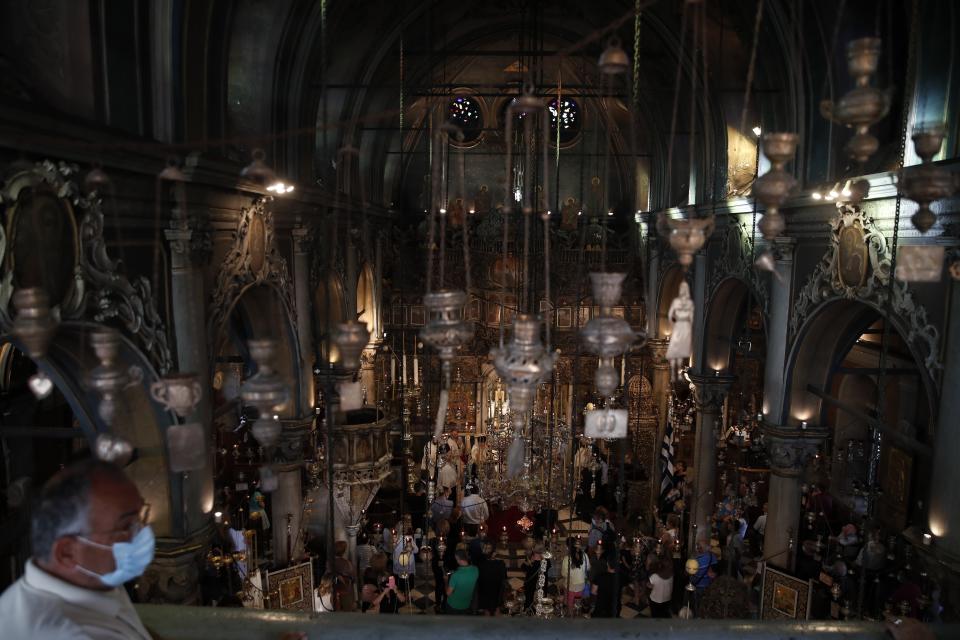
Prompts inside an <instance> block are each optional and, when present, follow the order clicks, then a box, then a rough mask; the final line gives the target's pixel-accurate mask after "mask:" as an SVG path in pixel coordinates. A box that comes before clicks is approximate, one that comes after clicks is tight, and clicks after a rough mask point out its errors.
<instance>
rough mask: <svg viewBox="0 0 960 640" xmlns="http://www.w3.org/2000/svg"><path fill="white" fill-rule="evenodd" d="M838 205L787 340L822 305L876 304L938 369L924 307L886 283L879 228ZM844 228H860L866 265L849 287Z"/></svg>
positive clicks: (886, 251) (856, 210) (899, 285)
mask: <svg viewBox="0 0 960 640" xmlns="http://www.w3.org/2000/svg"><path fill="white" fill-rule="evenodd" d="M837 208H838V213H839V215H838V216H837V218H836V219H835V220H834V221H832V222H831V223H830V227H831V233H830V246H829V248H828V249H827V251H826V253H825V254H824V255H823V258H821V260H820V262H819V263H818V264H817V266H816V268H815V269H814V271H813V273H812V274H811V275H810V277H809V278H808V279H807V281H806V283H805V284H804V286H803V288H802V289H801V290H800V292H799V294H798V295H797V299H796V301H795V302H794V305H793V313H792V314H791V316H790V337H791V343H793V342H796V339H797V336H798V335H799V334H800V331H801V329H803V327H804V326H805V325H806V323H807V322H808V321H809V320H810V319H811V318H812V317H813V316H814V315H815V313H816V311H817V310H818V309H820V308H821V307H822V306H823V305H824V304H826V303H827V302H831V301H834V300H855V301H860V302H864V303H867V304H869V305H871V306H873V307H875V308H876V309H878V310H879V311H880V312H881V313H882V314H883V315H887V314H890V315H892V318H891V320H892V321H893V322H895V323H896V324H898V325H899V326H900V327H901V328H902V329H903V331H905V336H904V337H905V338H906V340H907V342H908V343H909V344H910V345H911V347H912V348H913V349H914V350H915V351H916V353H917V354H918V355H920V356H921V357H922V358H923V361H924V365H925V366H926V367H927V369H929V370H930V372H931V374H933V373H934V372H935V371H938V370H940V369H942V368H943V366H942V364H941V363H940V361H939V349H938V344H939V342H940V334H939V332H938V331H937V328H936V327H935V326H933V325H932V324H930V322H929V321H928V320H927V310H926V309H925V308H924V307H923V306H922V305H921V304H919V303H918V302H917V301H916V299H915V298H914V297H913V294H912V293H911V292H910V290H909V288H908V287H907V283H905V282H901V281H899V280H896V279H894V281H893V286H892V287H891V286H890V277H891V273H890V267H891V259H892V255H891V252H890V248H889V247H888V246H887V239H886V237H885V236H884V235H883V232H882V231H881V230H880V229H879V228H878V227H877V225H876V223H875V222H874V220H873V218H870V217H867V215H866V214H865V213H864V212H863V210H862V209H860V207H859V206H856V205H850V204H844V205H838V207H837ZM847 228H858V229H861V230H862V232H863V240H864V242H865V244H866V252H867V257H868V267H867V269H866V274H865V276H864V278H863V279H862V280H861V283H860V284H859V285H857V284H854V285H852V286H851V285H849V284H848V283H846V282H844V280H843V278H842V277H841V275H840V259H841V251H840V233H841V231H843V230H844V229H847Z"/></svg>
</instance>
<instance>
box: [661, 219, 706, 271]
mask: <svg viewBox="0 0 960 640" xmlns="http://www.w3.org/2000/svg"><path fill="white" fill-rule="evenodd" d="M713 225H714V219H713V216H712V215H711V216H708V217H706V218H687V219H685V220H684V219H680V218H671V217H670V216H668V215H666V214H665V213H663V212H661V213H660V215H659V216H658V217H657V231H658V232H659V233H660V235H662V236H666V238H667V240H668V241H669V242H670V247H671V248H672V249H673V250H674V251H675V252H676V253H677V262H679V263H680V265H681V266H682V267H683V268H684V269H686V268H687V267H689V266H690V265H691V264H693V254H695V253H696V252H697V251H699V250H700V248H701V247H702V246H703V245H704V243H705V242H706V241H707V238H709V237H710V234H711V233H713Z"/></svg>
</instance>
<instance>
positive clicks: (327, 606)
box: [313, 573, 334, 613]
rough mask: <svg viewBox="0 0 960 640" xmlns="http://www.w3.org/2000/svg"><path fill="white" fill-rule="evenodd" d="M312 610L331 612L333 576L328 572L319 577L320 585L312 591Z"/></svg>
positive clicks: (332, 607) (332, 608)
mask: <svg viewBox="0 0 960 640" xmlns="http://www.w3.org/2000/svg"><path fill="white" fill-rule="evenodd" d="M313 610H314V611H315V612H317V613H333V610H334V606H333V576H332V575H330V574H329V573H328V574H326V575H324V576H323V577H322V578H320V586H318V587H317V588H316V590H315V591H314V592H313Z"/></svg>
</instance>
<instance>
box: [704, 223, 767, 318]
mask: <svg viewBox="0 0 960 640" xmlns="http://www.w3.org/2000/svg"><path fill="white" fill-rule="evenodd" d="M752 244H753V243H752V241H751V239H750V237H749V236H748V235H747V232H746V229H745V228H744V225H743V223H742V222H740V221H739V220H737V219H736V218H734V219H732V220H731V221H730V222H728V224H727V226H726V229H725V232H724V234H723V238H722V239H721V241H720V258H719V259H717V260H716V261H715V262H714V264H713V273H712V274H711V277H710V283H709V284H708V285H707V290H708V295H707V308H708V309H709V308H710V304H711V303H712V302H713V297H714V295H716V293H717V288H718V287H719V286H720V284H721V283H723V281H724V280H726V279H728V278H736V279H737V280H739V281H741V282H743V283H744V284H745V285H746V286H747V288H748V289H749V290H750V294H751V295H752V296H753V297H754V298H756V299H757V300H759V301H760V304H761V307H762V309H763V315H764V317H767V314H768V313H769V310H770V295H769V293H768V292H767V287H766V285H765V283H764V282H763V280H762V279H761V277H760V274H759V272H758V271H757V269H756V268H754V266H753V259H752V254H753V251H752V249H753V247H752V246H751V245H752Z"/></svg>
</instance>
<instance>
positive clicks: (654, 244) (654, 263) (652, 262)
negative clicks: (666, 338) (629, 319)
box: [646, 236, 662, 338]
mask: <svg viewBox="0 0 960 640" xmlns="http://www.w3.org/2000/svg"><path fill="white" fill-rule="evenodd" d="M647 247H648V249H647V251H648V252H649V262H648V265H649V269H648V271H647V308H646V314H647V335H648V336H649V337H650V338H658V337H660V314H659V308H658V303H659V299H658V298H659V293H660V253H661V251H662V249H661V247H660V240H659V238H657V237H656V236H649V237H648V239H647Z"/></svg>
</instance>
